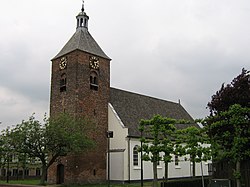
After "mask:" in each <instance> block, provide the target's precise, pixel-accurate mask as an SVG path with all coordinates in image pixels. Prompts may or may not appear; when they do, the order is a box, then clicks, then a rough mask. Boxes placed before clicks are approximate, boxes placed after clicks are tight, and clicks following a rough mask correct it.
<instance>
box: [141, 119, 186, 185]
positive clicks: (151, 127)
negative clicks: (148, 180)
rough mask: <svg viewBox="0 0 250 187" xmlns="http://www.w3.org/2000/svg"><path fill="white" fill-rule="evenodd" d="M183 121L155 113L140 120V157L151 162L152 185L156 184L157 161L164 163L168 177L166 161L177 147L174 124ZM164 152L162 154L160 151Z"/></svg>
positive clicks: (169, 160) (169, 159)
mask: <svg viewBox="0 0 250 187" xmlns="http://www.w3.org/2000/svg"><path fill="white" fill-rule="evenodd" d="M180 123H182V124H183V123H184V121H183V120H175V119H172V118H167V117H162V116H160V115H155V116H154V117H153V118H151V119H149V120H141V122H140V131H141V132H142V133H143V137H142V139H141V141H142V142H143V145H142V148H141V149H142V151H143V156H142V159H143V160H145V161H151V162H152V163H153V174H154V179H153V186H154V187H156V186H157V164H158V162H159V161H162V160H163V161H164V163H165V179H166V180H167V178H168V163H169V162H171V158H172V156H171V154H173V153H174V152H175V151H176V150H175V149H174V148H175V147H178V146H177V145H176V142H175V131H176V127H175V124H180ZM161 152H162V153H164V155H163V156H161V155H160V153H161Z"/></svg>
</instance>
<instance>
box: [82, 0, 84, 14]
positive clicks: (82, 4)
mask: <svg viewBox="0 0 250 187" xmlns="http://www.w3.org/2000/svg"><path fill="white" fill-rule="evenodd" d="M82 12H84V0H82Z"/></svg>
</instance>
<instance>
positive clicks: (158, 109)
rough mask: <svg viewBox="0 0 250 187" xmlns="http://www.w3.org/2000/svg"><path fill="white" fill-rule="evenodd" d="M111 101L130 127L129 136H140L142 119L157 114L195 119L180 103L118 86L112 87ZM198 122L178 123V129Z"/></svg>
mask: <svg viewBox="0 0 250 187" xmlns="http://www.w3.org/2000/svg"><path fill="white" fill-rule="evenodd" d="M110 103H111V104H112V106H113V107H114V109H115V111H116V112H117V114H118V116H119V117H120V119H121V121H122V122H123V124H124V125H125V127H127V128H128V131H129V136H131V137H139V136H140V132H139V130H138V127H139V122H140V120H141V119H150V118H152V117H153V116H154V115H156V114H160V115H162V116H165V117H170V118H174V119H185V120H189V121H193V118H192V117H191V116H190V115H189V114H188V112H187V111H186V110H185V109H184V108H183V107H182V106H181V105H180V104H179V103H174V102H170V101H165V100H162V99H157V98H153V97H149V96H145V95H140V94H136V93H131V92H127V91H124V90H119V89H116V88H111V89H110ZM188 126H196V127H198V125H197V124H195V123H191V124H178V125H176V127H177V128H178V129H180V128H185V127H188Z"/></svg>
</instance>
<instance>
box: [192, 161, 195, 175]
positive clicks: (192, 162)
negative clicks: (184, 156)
mask: <svg viewBox="0 0 250 187" xmlns="http://www.w3.org/2000/svg"><path fill="white" fill-rule="evenodd" d="M192 163H193V166H192V167H193V177H195V161H192Z"/></svg>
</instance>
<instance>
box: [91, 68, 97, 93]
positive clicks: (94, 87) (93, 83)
mask: <svg viewBox="0 0 250 187" xmlns="http://www.w3.org/2000/svg"><path fill="white" fill-rule="evenodd" d="M90 89H91V90H95V91H97V90H98V76H97V74H96V72H91V73H90Z"/></svg>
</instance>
